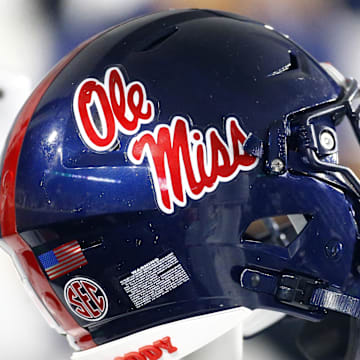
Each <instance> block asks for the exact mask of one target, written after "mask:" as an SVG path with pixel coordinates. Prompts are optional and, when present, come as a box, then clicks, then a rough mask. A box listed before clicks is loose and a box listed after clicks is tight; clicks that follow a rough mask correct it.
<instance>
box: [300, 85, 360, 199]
mask: <svg viewBox="0 0 360 360" xmlns="http://www.w3.org/2000/svg"><path fill="white" fill-rule="evenodd" d="M346 85H347V86H346V88H345V89H344V95H343V97H342V98H340V99H339V100H337V101H336V102H334V103H332V104H331V105H326V106H324V107H322V106H319V108H317V109H314V110H312V111H310V112H304V113H303V114H301V113H300V114H296V118H294V121H296V123H297V124H298V127H297V130H296V131H297V132H298V134H299V136H300V137H301V139H302V144H301V145H302V146H301V147H302V150H303V151H304V152H305V154H306V158H307V160H308V162H309V164H310V165H311V167H312V168H313V170H314V172H322V173H324V172H331V173H332V174H335V173H337V174H341V175H342V176H343V178H344V179H346V181H347V182H348V183H349V185H350V186H351V188H352V190H353V191H354V192H355V193H356V195H357V197H360V180H359V178H358V177H357V176H356V175H355V173H354V172H353V171H352V170H351V169H350V168H349V167H346V166H342V165H338V164H335V163H331V162H325V161H322V160H321V159H320V157H319V146H318V142H319V141H318V134H317V133H316V131H315V127H314V125H313V120H314V119H316V118H319V117H321V116H324V115H330V116H331V117H332V118H333V121H334V124H335V125H337V124H338V123H339V122H340V121H341V119H343V118H344V117H345V116H347V117H348V119H349V120H350V122H351V125H352V128H353V130H354V132H355V134H356V137H357V140H358V142H359V143H360V127H359V126H360V124H359V111H360V106H359V104H357V100H358V99H359V87H358V84H357V81H356V80H353V79H351V80H347V81H346ZM335 141H336V140H335ZM340 182H342V183H344V182H343V181H341V179H340Z"/></svg>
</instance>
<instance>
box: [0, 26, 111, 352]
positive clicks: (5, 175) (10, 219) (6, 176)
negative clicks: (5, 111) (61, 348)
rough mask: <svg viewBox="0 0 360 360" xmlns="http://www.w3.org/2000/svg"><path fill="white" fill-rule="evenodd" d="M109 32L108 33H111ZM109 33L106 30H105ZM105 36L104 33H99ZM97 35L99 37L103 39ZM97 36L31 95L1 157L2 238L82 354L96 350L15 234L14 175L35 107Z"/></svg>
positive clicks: (58, 68)
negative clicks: (67, 67) (59, 75)
mask: <svg viewBox="0 0 360 360" xmlns="http://www.w3.org/2000/svg"><path fill="white" fill-rule="evenodd" d="M110 30H111V29H110ZM108 31H109V30H108ZM102 34H104V33H102ZM102 34H100V35H102ZM100 35H97V36H95V37H93V38H91V39H89V40H88V41H86V42H84V43H82V44H81V45H80V46H79V47H77V48H76V49H75V50H73V51H72V52H71V53H70V54H69V55H68V56H66V57H65V58H63V60H61V61H60V62H59V63H58V64H57V65H56V66H55V68H54V69H53V70H52V71H51V72H50V73H49V74H48V75H47V77H46V78H45V79H44V80H43V81H42V82H41V83H40V85H39V86H38V87H37V88H36V89H35V91H34V92H33V93H32V95H31V97H30V98H29V99H28V101H27V102H26V104H25V105H24V106H23V108H22V109H21V112H20V114H19V115H18V117H17V119H16V122H15V125H14V127H13V129H12V131H11V133H10V137H9V139H8V146H7V149H6V152H5V153H4V160H3V169H2V176H1V188H0V224H1V231H2V237H3V238H4V240H5V241H6V242H7V243H8V244H9V246H11V247H12V249H13V250H14V251H15V253H16V255H17V257H18V259H19V261H20V264H21V266H22V268H23V270H24V272H25V274H26V276H27V278H28V280H29V282H30V283H31V285H32V287H33V288H34V290H35V292H36V293H37V294H38V296H39V297H40V299H41V301H42V302H43V303H44V304H45V305H46V307H47V309H48V310H49V311H50V313H51V315H52V316H53V317H54V319H55V320H56V322H57V323H58V324H59V325H60V326H61V327H62V328H63V329H64V330H65V331H66V332H67V333H68V334H69V335H71V336H72V337H73V338H74V339H75V341H76V343H77V344H78V346H79V347H80V348H81V350H86V349H90V348H93V347H95V346H96V344H95V342H94V341H93V339H92V336H91V334H90V333H89V332H88V331H87V330H85V329H83V328H82V327H81V326H80V325H79V324H78V323H77V322H76V321H75V320H74V318H73V317H72V316H71V315H70V313H69V312H68V310H67V309H66V308H65V306H64V305H63V304H62V302H61V301H60V299H59V298H58V297H57V295H56V293H55V291H54V290H53V289H52V287H51V286H50V283H49V281H48V280H47V278H46V276H45V274H44V272H43V271H42V269H41V267H40V266H39V263H38V261H37V259H36V257H35V255H34V253H33V252H32V250H31V248H30V247H29V245H28V244H27V243H26V242H25V241H24V239H22V237H21V236H20V235H19V234H18V233H17V226H16V212H15V185H16V172H17V167H18V162H19V157H20V151H21V148H22V144H23V141H24V137H25V134H26V130H27V127H28V125H29V122H30V120H31V118H32V116H33V113H34V111H35V109H36V107H37V106H38V104H39V102H40V100H41V98H42V97H43V95H44V94H45V92H46V90H47V89H48V87H49V86H50V85H51V83H52V82H53V81H54V79H55V78H56V77H57V76H58V74H59V73H60V72H61V70H62V69H63V68H64V67H65V66H66V65H67V64H68V63H69V62H70V61H71V60H72V59H73V58H74V57H75V56H76V55H77V54H78V53H79V52H80V51H81V50H82V49H83V48H85V47H86V46H87V45H88V44H89V43H90V42H92V41H93V40H94V39H95V38H97V37H99V36H100Z"/></svg>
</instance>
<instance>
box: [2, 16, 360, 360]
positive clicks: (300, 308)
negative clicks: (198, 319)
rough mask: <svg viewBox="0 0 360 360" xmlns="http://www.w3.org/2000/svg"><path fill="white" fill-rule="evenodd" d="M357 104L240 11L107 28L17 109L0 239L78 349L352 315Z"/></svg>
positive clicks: (359, 289)
mask: <svg viewBox="0 0 360 360" xmlns="http://www.w3.org/2000/svg"><path fill="white" fill-rule="evenodd" d="M358 99H359V90H358V85H357V83H356V81H355V80H352V79H345V78H343V77H342V76H341V75H340V74H338V73H337V72H336V71H334V70H333V68H332V67H331V66H329V65H324V66H322V65H320V64H319V63H318V62H317V61H316V60H314V59H313V58H312V57H311V56H310V55H309V54H307V53H306V52H305V51H304V50H303V49H301V48H300V47H299V46H298V45H296V44H295V43H293V42H292V41H291V40H289V38H288V37H286V36H283V35H282V34H279V33H278V32H276V31H274V29H273V28H271V27H270V26H267V25H263V24H261V23H258V22H255V21H252V20H249V19H247V18H243V17H240V16H237V15H234V14H230V13H224V12H219V11H210V10H182V11H170V12H164V13H159V14H155V15H150V16H146V17H143V18H139V19H136V20H133V21H130V22H128V23H125V24H122V25H119V26H117V27H114V28H111V29H109V30H108V31H105V32H104V33H102V34H100V35H98V36H96V37H94V38H92V39H90V40H89V41H87V42H86V43H84V44H82V45H80V46H79V47H78V48H77V49H75V50H74V51H73V52H72V53H70V54H69V55H68V57H66V58H65V59H63V60H62V61H61V62H60V63H59V64H58V65H57V66H56V68H55V69H54V70H52V71H51V72H50V73H49V75H48V76H47V77H46V78H45V79H44V80H43V82H42V83H41V84H40V85H39V86H38V88H37V89H36V90H35V91H34V93H33V95H32V96H31V97H30V99H29V100H28V102H27V103H26V105H25V106H24V108H23V109H22V111H21V113H20V115H19V116H18V119H17V121H16V124H15V125H14V128H13V129H12V132H11V134H10V136H9V138H8V143H7V147H6V150H5V153H4V156H3V167H2V177H1V195H0V199H1V212H0V223H1V235H2V238H3V240H4V241H5V242H6V243H7V244H8V246H9V247H10V248H11V249H12V251H13V254H14V256H15V258H16V259H17V263H18V266H19V268H20V269H21V271H23V273H24V276H25V278H26V279H27V281H28V282H29V283H30V285H31V287H32V288H33V289H34V291H35V293H36V295H37V297H38V299H39V300H40V302H41V304H42V305H43V306H44V308H46V310H47V311H48V312H49V313H50V315H51V317H52V318H53V319H54V320H55V322H56V324H57V325H58V327H60V328H61V329H63V330H64V332H65V333H67V334H69V335H70V336H71V337H72V338H73V339H74V342H75V343H76V345H77V346H78V348H80V349H83V350H84V349H90V348H93V347H95V346H97V345H102V344H106V343H108V342H110V341H112V340H115V339H120V338H123V337H126V336H128V335H131V334H133V333H135V332H137V331H140V330H146V329H149V328H152V327H155V326H160V325H163V324H168V323H170V322H173V321H177V320H181V319H187V318H191V317H195V316H199V315H204V314H209V313H214V312H219V311H225V310H228V309H233V308H237V307H240V306H245V307H248V308H252V309H253V308H266V309H273V310H277V311H281V312H284V313H286V314H290V315H294V316H296V317H300V318H303V319H308V320H321V319H323V318H324V317H326V316H327V314H328V313H329V312H332V311H336V312H340V313H344V314H347V315H350V316H351V317H353V318H358V317H359V316H360V256H359V254H360V252H359V250H360V248H359V228H358V223H359V221H360V218H359V215H360V213H359V210H360V208H359V196H360V183H359V180H358V178H357V176H356V175H355V172H356V171H357V169H356V166H355V165H354V164H355V162H354V161H352V160H354V158H356V157H357V156H358V153H354V154H353V155H352V156H351V157H350V160H349V158H346V157H344V158H343V157H342V149H345V148H346V146H347V144H348V143H349V141H350V140H348V136H352V137H354V138H355V139H356V138H357V137H358V136H359V135H360V130H359V108H358ZM346 152H347V151H346V150H344V151H343V153H345V154H346ZM349 164H351V165H349ZM154 340H158V339H154ZM164 346H165V345H164ZM154 356H155V355H154Z"/></svg>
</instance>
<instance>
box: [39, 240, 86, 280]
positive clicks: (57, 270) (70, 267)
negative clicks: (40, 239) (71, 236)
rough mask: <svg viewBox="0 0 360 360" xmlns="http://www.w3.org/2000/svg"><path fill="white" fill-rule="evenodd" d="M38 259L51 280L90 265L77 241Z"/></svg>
mask: <svg viewBox="0 0 360 360" xmlns="http://www.w3.org/2000/svg"><path fill="white" fill-rule="evenodd" d="M38 258H39V260H40V262H41V264H42V266H43V267H44V270H45V271H46V274H47V275H48V276H49V278H50V280H55V279H57V278H58V277H60V276H63V275H65V274H68V273H69V272H71V271H74V270H76V269H78V268H79V267H81V266H83V265H86V264H87V263H88V262H87V260H86V258H85V256H84V254H83V252H82V250H81V247H80V245H79V243H78V242H77V240H74V241H70V242H68V243H66V244H64V245H61V246H59V247H57V248H55V249H54V250H50V251H48V252H46V253H44V254H41V255H40V256H39V257H38Z"/></svg>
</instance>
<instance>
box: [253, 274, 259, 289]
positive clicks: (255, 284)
mask: <svg viewBox="0 0 360 360" xmlns="http://www.w3.org/2000/svg"><path fill="white" fill-rule="evenodd" d="M259 284H260V276H259V274H253V275H252V276H251V286H252V287H253V288H256V287H258V286H259Z"/></svg>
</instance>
